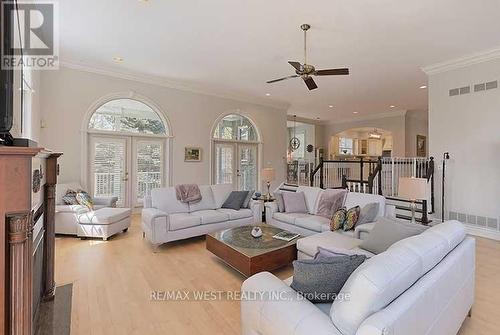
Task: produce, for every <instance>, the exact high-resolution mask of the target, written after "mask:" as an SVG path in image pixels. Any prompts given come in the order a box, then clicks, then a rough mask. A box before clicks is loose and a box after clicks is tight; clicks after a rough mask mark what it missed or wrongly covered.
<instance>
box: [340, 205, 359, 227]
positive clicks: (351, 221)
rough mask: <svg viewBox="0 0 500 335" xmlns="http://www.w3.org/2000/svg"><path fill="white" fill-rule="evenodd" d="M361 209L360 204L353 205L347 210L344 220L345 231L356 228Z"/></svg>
mask: <svg viewBox="0 0 500 335" xmlns="http://www.w3.org/2000/svg"><path fill="white" fill-rule="evenodd" d="M360 211H361V208H360V207H359V206H356V207H353V208H351V209H349V210H348V211H347V213H346V216H345V222H344V231H348V230H351V229H354V226H356V223H357V222H358V219H359V212H360Z"/></svg>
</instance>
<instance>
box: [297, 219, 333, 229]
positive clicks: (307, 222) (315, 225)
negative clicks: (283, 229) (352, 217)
mask: <svg viewBox="0 0 500 335" xmlns="http://www.w3.org/2000/svg"><path fill="white" fill-rule="evenodd" d="M329 224H330V220H328V219H327V218H325V217H322V216H319V215H308V216H305V217H299V218H297V219H296V220H295V225H296V226H298V227H302V228H306V229H309V230H314V231H317V232H321V231H322V228H323V227H324V226H325V225H326V226H328V225H329Z"/></svg>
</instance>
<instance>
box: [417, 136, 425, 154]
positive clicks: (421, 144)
mask: <svg viewBox="0 0 500 335" xmlns="http://www.w3.org/2000/svg"><path fill="white" fill-rule="evenodd" d="M417 157H427V137H426V136H424V135H417Z"/></svg>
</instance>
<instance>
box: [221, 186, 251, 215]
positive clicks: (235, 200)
mask: <svg viewBox="0 0 500 335" xmlns="http://www.w3.org/2000/svg"><path fill="white" fill-rule="evenodd" d="M247 195H248V191H232V192H231V193H230V194H229V197H227V199H226V201H224V203H223V204H222V208H229V209H234V210H237V211H239V210H240V209H241V206H243V202H244V201H245V199H246V198H247Z"/></svg>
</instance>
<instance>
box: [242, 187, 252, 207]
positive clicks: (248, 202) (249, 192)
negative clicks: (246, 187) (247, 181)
mask: <svg viewBox="0 0 500 335" xmlns="http://www.w3.org/2000/svg"><path fill="white" fill-rule="evenodd" d="M254 193H255V191H254V190H251V191H248V194H247V197H246V198H245V200H244V201H243V205H242V206H241V207H242V208H250V200H252V197H253V194H254Z"/></svg>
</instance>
